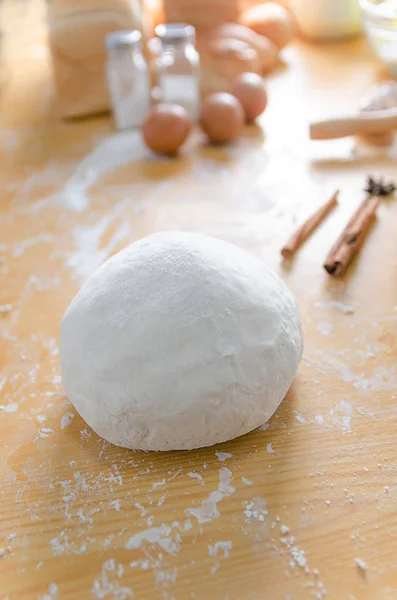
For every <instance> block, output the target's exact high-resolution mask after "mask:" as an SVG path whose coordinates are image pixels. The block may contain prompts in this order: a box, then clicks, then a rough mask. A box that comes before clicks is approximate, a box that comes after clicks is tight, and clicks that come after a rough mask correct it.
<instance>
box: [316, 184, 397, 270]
mask: <svg viewBox="0 0 397 600" xmlns="http://www.w3.org/2000/svg"><path fill="white" fill-rule="evenodd" d="M394 189H395V186H394V184H393V183H390V184H385V183H383V181H382V180H381V179H380V180H379V181H375V180H374V179H373V178H371V177H369V178H368V183H367V187H366V189H365V191H367V192H368V196H367V197H366V198H365V200H364V201H363V202H362V203H361V204H360V206H359V207H358V209H357V210H356V212H355V213H354V214H353V216H352V217H351V219H350V221H349V222H348V224H347V225H346V227H345V229H344V230H343V231H342V233H341V235H340V236H339V238H338V239H337V241H336V243H335V244H334V246H333V247H332V248H331V250H330V252H329V254H328V256H327V258H326V259H325V263H324V269H325V270H326V271H327V273H329V274H330V275H335V276H341V275H344V274H345V273H346V271H347V268H348V266H349V265H350V263H351V261H352V260H353V258H354V256H355V255H356V254H357V252H358V251H359V249H360V247H361V245H362V243H363V242H364V239H365V236H366V234H367V232H368V230H369V228H370V225H371V223H372V221H373V219H374V218H375V215H376V210H377V208H378V206H379V204H380V196H386V195H388V194H391V193H392V192H393V191H394Z"/></svg>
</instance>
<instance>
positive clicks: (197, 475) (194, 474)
mask: <svg viewBox="0 0 397 600" xmlns="http://www.w3.org/2000/svg"><path fill="white" fill-rule="evenodd" d="M187 476H188V477H191V478H192V479H198V480H199V481H200V482H201V485H204V479H203V478H202V476H201V475H200V473H197V472H196V471H190V473H188V474H187Z"/></svg>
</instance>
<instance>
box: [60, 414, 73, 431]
mask: <svg viewBox="0 0 397 600" xmlns="http://www.w3.org/2000/svg"><path fill="white" fill-rule="evenodd" d="M75 416H76V415H75V413H73V412H68V413H66V414H65V415H63V417H62V419H61V429H65V427H68V426H69V425H70V423H71V422H72V420H73V418H74V417H75Z"/></svg>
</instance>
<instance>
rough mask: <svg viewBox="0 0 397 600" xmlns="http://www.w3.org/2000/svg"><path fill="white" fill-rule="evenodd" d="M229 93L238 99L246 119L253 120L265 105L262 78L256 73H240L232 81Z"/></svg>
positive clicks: (265, 94)
mask: <svg viewBox="0 0 397 600" xmlns="http://www.w3.org/2000/svg"><path fill="white" fill-rule="evenodd" d="M230 93H231V94H232V95H233V96H235V97H236V98H237V100H239V101H240V103H241V105H242V107H243V109H244V112H245V118H246V120H247V121H253V120H254V119H256V117H259V115H260V114H262V113H263V111H264V110H265V108H266V106H267V93H266V90H265V86H264V84H263V79H262V77H260V75H257V73H242V74H241V75H239V76H238V77H237V78H236V79H235V80H234V82H233V84H232V86H231V89H230Z"/></svg>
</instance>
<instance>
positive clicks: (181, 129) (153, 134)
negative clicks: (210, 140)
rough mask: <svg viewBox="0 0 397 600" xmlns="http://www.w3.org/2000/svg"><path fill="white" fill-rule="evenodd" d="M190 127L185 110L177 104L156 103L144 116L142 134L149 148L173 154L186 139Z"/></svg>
mask: <svg viewBox="0 0 397 600" xmlns="http://www.w3.org/2000/svg"><path fill="white" fill-rule="evenodd" d="M191 127H192V121H191V119H190V117H189V114H188V113H187V111H186V110H185V109H184V108H183V107H182V106H179V105H178V104H158V105H157V106H156V107H155V108H153V110H152V111H151V112H150V113H149V115H148V116H147V117H146V119H145V121H144V123H143V126H142V134H143V139H144V140H145V143H146V145H147V147H148V148H150V150H153V152H157V153H159V154H174V153H175V152H177V151H178V150H179V148H180V147H181V146H182V144H183V143H184V142H185V141H186V138H187V136H188V135H189V132H190V129H191Z"/></svg>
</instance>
